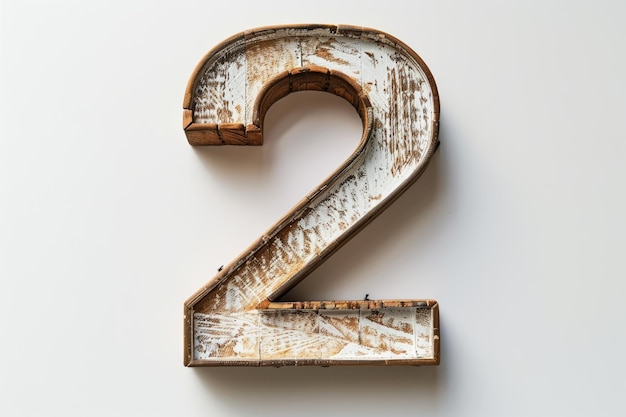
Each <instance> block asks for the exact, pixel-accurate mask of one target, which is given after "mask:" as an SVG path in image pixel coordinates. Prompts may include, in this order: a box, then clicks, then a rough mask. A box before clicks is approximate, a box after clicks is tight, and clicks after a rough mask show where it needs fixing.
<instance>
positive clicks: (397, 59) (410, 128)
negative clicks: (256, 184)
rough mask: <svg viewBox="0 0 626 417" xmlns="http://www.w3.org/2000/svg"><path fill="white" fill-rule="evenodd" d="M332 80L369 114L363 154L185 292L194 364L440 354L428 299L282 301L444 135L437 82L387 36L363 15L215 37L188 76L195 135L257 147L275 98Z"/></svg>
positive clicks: (189, 120) (190, 133)
mask: <svg viewBox="0 0 626 417" xmlns="http://www.w3.org/2000/svg"><path fill="white" fill-rule="evenodd" d="M301 90H318V91H327V92H330V93H332V94H335V95H338V96H340V97H343V98H344V99H346V100H347V101H348V102H350V103H351V104H352V105H353V106H354V107H355V109H356V111H357V112H358V114H359V115H360V117H361V119H362V121H363V136H362V139H361V142H360V144H359V146H358V147H357V149H356V150H355V151H354V153H353V154H352V155H351V156H350V157H349V158H348V159H347V160H346V161H345V163H344V164H342V166H340V167H339V168H338V169H337V170H336V171H335V172H334V173H332V174H331V175H330V176H329V177H328V178H327V179H326V180H325V181H324V182H323V183H322V184H320V186H318V187H317V188H316V189H314V190H312V191H311V192H310V193H309V194H308V195H307V196H306V197H305V198H304V199H303V200H302V201H301V202H300V203H298V204H297V205H296V207H295V208H294V209H293V210H292V211H291V212H290V213H288V214H287V215H286V216H285V217H284V218H282V219H281V220H279V221H278V222H277V223H276V224H275V225H274V226H272V227H271V228H270V229H269V230H268V231H267V232H266V233H265V234H264V235H263V236H261V237H260V238H259V239H258V240H257V241H256V242H254V243H253V244H252V245H251V246H250V247H249V248H248V249H247V250H246V251H244V252H243V253H242V255H241V256H240V257H238V258H237V259H235V260H234V261H233V262H232V263H231V264H229V265H227V266H226V267H225V268H224V269H223V270H221V271H220V272H219V273H218V274H217V276H216V277H215V278H214V279H213V280H212V281H210V282H209V283H208V284H207V285H205V286H204V287H203V288H201V289H200V290H199V291H198V292H197V293H196V294H195V295H193V296H192V297H191V298H190V299H189V300H187V302H186V303H185V364H186V365H189V366H202V365H204V366H209V365H232V364H234V365H274V366H279V365H324V366H325V365H336V364H342V365H345V364H363V363H368V364H390V363H395V364H413V365H419V364H437V363H438V362H439V328H438V311H439V310H438V304H437V303H436V302H434V301H432V300H400V301H363V302H359V301H345V302H339V301H328V302H309V303H287V304H284V303H276V302H274V300H276V299H278V298H279V297H280V296H281V295H282V294H284V293H285V292H286V291H288V290H289V289H290V288H291V287H292V286H293V285H295V284H296V283H297V282H299V281H300V280H301V279H302V278H304V277H305V276H306V275H307V274H308V273H310V272H311V271H312V270H313V269H314V268H315V267H316V266H318V265H319V264H320V263H321V262H323V261H324V260H325V259H326V258H327V257H328V256H330V255H331V254H332V253H333V252H334V251H335V250H337V249H338V248H339V247H340V246H341V245H342V244H343V243H345V242H346V241H347V240H348V239H349V238H350V237H352V236H353V235H354V234H355V233H357V232H358V231H359V230H360V229H361V228H362V227H363V226H365V225H366V224H367V223H368V222H369V221H371V220H372V219H373V218H374V217H375V216H376V215H377V214H379V213H380V212H381V211H382V210H383V209H384V208H386V207H387V206H388V205H389V204H390V203H391V202H392V201H393V200H394V199H395V198H397V197H398V196H399V195H400V194H401V193H402V192H403V191H404V190H405V189H406V188H407V187H408V186H409V185H410V184H411V183H412V182H413V181H415V180H416V179H417V178H418V177H419V175H421V173H422V172H423V171H424V169H425V168H426V166H427V165H428V162H429V160H430V157H431V155H432V154H433V152H434V151H435V150H436V148H437V145H438V139H437V133H438V120H439V103H438V96H437V90H436V86H435V83H434V80H433V78H432V75H431V74H430V72H429V71H428V69H427V67H426V66H425V64H424V63H423V61H422V60H421V59H420V58H419V57H418V56H417V54H415V52H413V51H412V50H411V49H410V48H408V47H407V46H406V45H404V44H403V43H402V42H400V41H399V40H397V39H395V38H393V37H392V36H390V35H387V34H384V33H381V32H378V31H375V30H372V29H364V28H357V27H342V26H331V25H303V26H289V27H282V26H281V27H268V28H260V29H256V30H252V31H248V32H245V33H242V34H238V35H236V36H233V37H232V38H230V39H228V40H227V41H225V42H223V43H222V44H221V45H218V47H216V48H214V49H213V50H212V51H211V52H209V54H207V55H206V56H205V58H204V59H203V60H202V61H201V62H200V64H199V65H198V67H197V68H196V70H195V71H194V74H193V75H192V77H191V79H190V82H189V84H188V87H187V92H186V94H185V100H184V112H183V126H184V128H185V132H186V135H187V138H188V140H189V142H190V143H191V144H192V145H227V144H229V145H259V144H261V143H262V139H263V138H262V131H263V119H264V116H265V113H266V112H267V110H268V109H269V108H270V106H271V105H272V104H273V103H274V102H276V101H277V100H279V99H280V98H282V97H285V96H286V95H288V94H290V93H291V92H294V91H301Z"/></svg>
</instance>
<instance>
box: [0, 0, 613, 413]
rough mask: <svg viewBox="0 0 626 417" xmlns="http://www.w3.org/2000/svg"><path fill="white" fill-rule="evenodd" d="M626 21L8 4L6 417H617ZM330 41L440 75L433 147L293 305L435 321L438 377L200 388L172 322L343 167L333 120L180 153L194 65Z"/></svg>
mask: <svg viewBox="0 0 626 417" xmlns="http://www.w3.org/2000/svg"><path fill="white" fill-rule="evenodd" d="M624 4H625V3H623V2H619V1H594V2H591V1H588V2H584V1H547V0H536V1H524V2H501V1H476V2H461V1H456V2H454V1H429V2H424V1H416V0H411V1H405V2H401V1H391V0H387V1H368V0H358V1H345V2H342V1H337V0H335V1H319V0H318V1H311V2H294V1H272V2H266V1H256V0H255V1H243V0H242V1H238V2H235V1H222V2H211V1H208V0H203V1H195V2H193V1H168V2H165V1H162V2H148V1H143V2H140V1H128V0H124V1H111V0H109V1H100V2H95V1H40V2H35V1H24V0H19V1H18V0H14V1H3V2H2V6H1V9H0V10H1V31H2V32H1V33H2V35H1V36H2V38H1V39H2V40H1V48H2V49H1V51H2V54H1V59H2V61H1V71H2V77H1V79H2V85H1V91H0V95H1V97H2V112H1V114H2V116H1V117H2V120H1V129H2V130H1V137H0V169H1V171H0V185H1V188H0V193H1V198H2V201H1V205H0V214H1V217H0V222H1V223H0V244H1V252H0V256H1V258H0V329H1V336H0V341H1V344H0V386H1V387H0V414H1V415H3V416H74V415H76V416H123V415H128V416H142V415H150V416H251V415H272V416H275V417H277V416H294V415H303V416H317V415H344V416H362V415H369V416H386V415H392V414H393V415H412V416H421V415H425V416H426V415H427V416H530V415H538V416H557V415H558V416H566V415H567V416H590V415H611V416H618V415H619V416H621V415H624V413H625V409H626V407H624V405H623V398H622V397H623V393H624V389H625V388H626V384H625V383H624V379H623V375H624V373H625V372H626V360H625V359H624V353H625V352H626V332H625V327H626V325H625V319H626V307H625V301H626V300H625V295H626V291H625V290H626V286H625V284H624V278H626V266H625V260H624V258H625V256H624V249H625V247H626V245H625V239H624V236H626V221H625V220H624V215H625V213H626V197H625V191H624V189H625V186H624V182H625V179H626V164H625V163H624V161H625V157H626V145H625V139H626V127H625V126H626V124H625V123H624V118H625V111H626V88H625V87H626V76H625V74H626V46H625V39H626V25H625V24H624V16H625V13H626V6H624ZM304 22H306V23H310V22H317V23H342V24H354V25H364V26H368V27H373V28H376V29H379V30H382V31H385V32H388V33H391V34H393V35H395V36H397V37H398V38H399V39H401V40H403V41H404V42H405V43H407V44H408V45H410V46H411V47H412V48H413V49H415V50H416V51H417V53H418V54H419V55H420V56H421V57H422V58H423V59H424V60H425V61H426V63H427V64H428V65H429V67H430V69H431V71H432V72H433V74H434V76H435V79H436V81H437V84H438V87H439V92H440V98H441V133H440V138H441V142H442V145H441V147H440V149H439V151H438V153H437V155H436V156H435V157H434V160H433V162H432V164H431V165H430V167H429V169H428V170H427V172H426V173H425V174H424V176H422V178H420V180H419V181H418V182H417V183H416V184H415V185H414V186H413V187H412V188H411V189H410V190H409V191H407V192H406V193H405V194H404V195H403V196H402V197H401V198H400V199H399V200H398V201H397V202H396V203H395V204H394V205H393V206H391V207H390V208H389V209H388V210H387V211H386V212H385V213H383V214H382V215H381V216H380V217H379V218H378V219H376V220H375V221H374V222H373V223H372V224H371V225H370V226H368V228H366V229H365V230H364V231H362V232H361V233H360V234H359V235H358V236H356V237H355V238H354V239H353V240H352V241H350V242H349V243H348V244H347V245H346V246H345V247H344V248H342V249H341V250H340V251H339V252H338V253H337V254H336V255H335V256H333V257H332V258H331V259H330V260H329V261H328V262H327V263H325V264H324V265H323V266H322V267H320V268H319V269H318V270H317V271H315V272H314V273H313V274H312V275H311V276H310V277H309V278H307V280H305V281H304V282H303V283H302V284H301V285H300V286H298V287H297V288H296V289H294V290H293V292H292V293H291V294H289V295H288V297H289V298H292V299H313V300H315V299H333V298H339V299H343V298H348V299H361V298H363V297H364V295H365V294H366V293H369V294H370V297H371V298H373V299H382V298H434V299H436V300H438V301H439V303H440V305H441V326H442V352H441V353H442V361H441V365H440V366H439V367H420V368H416V367H398V368H384V367H383V368H370V367H361V368H280V369H274V368H269V369H265V368H263V369H248V368H220V369H188V368H184V367H183V366H182V357H183V356H182V306H183V302H184V300H185V299H186V298H187V297H189V296H190V295H191V294H192V293H193V292H195V291H196V290H197V289H199V288H200V287H201V286H202V285H203V284H204V283H205V282H207V281H208V280H209V279H210V278H212V276H213V275H214V274H215V272H216V270H217V268H218V267H219V266H220V265H222V264H225V263H228V262H230V261H231V260H232V259H234V258H235V257H236V256H237V255H238V254H239V253H240V252H241V251H242V250H244V249H245V248H246V247H247V246H248V245H249V244H250V243H252V241H253V240H255V239H256V238H257V237H258V236H259V235H260V234H261V233H262V232H264V231H265V230H266V229H267V228H268V227H269V226H270V225H272V224H273V223H274V222H275V221H276V220H278V218H279V217H280V216H282V215H283V214H284V213H285V212H286V211H287V210H288V209H290V208H291V207H292V205H293V204H295V203H296V202H297V201H298V200H299V199H300V198H301V197H302V196H304V194H305V193H307V192H308V191H310V190H311V189H312V188H313V187H314V186H315V185H317V184H318V183H319V182H320V181H321V180H322V179H323V178H325V176H326V175H327V174H329V173H330V172H331V171H332V170H333V169H334V168H335V167H336V166H337V165H338V164H339V163H340V162H341V161H343V160H344V158H346V157H347V156H348V154H349V153H350V152H351V151H352V149H353V148H354V147H355V146H356V143H357V142H358V140H359V137H360V133H361V131H360V121H359V118H358V116H357V115H356V113H355V112H354V110H353V109H352V108H351V107H350V106H349V105H348V104H347V103H346V102H344V101H342V100H341V99H339V98H336V97H333V96H330V95H328V96H327V95H324V94H321V93H318V94H315V93H300V94H298V95H293V96H290V97H288V98H286V99H284V100H283V101H281V102H279V103H277V104H276V105H275V106H274V107H273V108H272V110H271V112H270V113H269V115H268V119H267V126H266V132H265V145H264V146H263V147H258V148H229V147H224V148H204V149H200V148H192V147H191V146H189V145H188V144H187V142H186V139H185V136H184V133H183V130H182V127H181V119H182V99H183V92H184V90H185V86H186V83H187V80H188V79H189V77H190V75H191V73H192V70H193V69H194V67H195V65H196V64H197V63H198V62H199V60H200V59H201V57H202V56H203V55H204V54H205V53H206V52H207V51H208V50H209V49H210V48H212V47H213V46H215V45H216V44H217V43H219V42H220V41H222V40H223V39H225V38H226V37H229V36H230V35H233V34H235V33H237V32H240V31H243V30H245V29H250V28H253V27H257V26H264V25H273V24H288V23H304Z"/></svg>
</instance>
